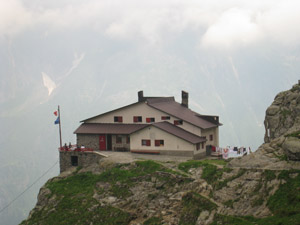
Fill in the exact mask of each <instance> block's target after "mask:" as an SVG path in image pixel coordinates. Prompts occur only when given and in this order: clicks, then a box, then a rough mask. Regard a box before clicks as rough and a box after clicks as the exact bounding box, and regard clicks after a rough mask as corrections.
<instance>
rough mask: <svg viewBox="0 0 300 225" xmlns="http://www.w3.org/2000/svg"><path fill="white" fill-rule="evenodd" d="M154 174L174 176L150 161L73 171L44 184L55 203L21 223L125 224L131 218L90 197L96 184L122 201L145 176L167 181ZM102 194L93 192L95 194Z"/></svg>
mask: <svg viewBox="0 0 300 225" xmlns="http://www.w3.org/2000/svg"><path fill="white" fill-rule="evenodd" d="M157 171H162V172H171V173H175V172H173V171H172V170H170V169H167V168H165V167H163V166H162V165H161V164H159V163H156V162H154V161H150V160H149V161H139V162H136V163H135V165H132V166H131V168H130V169H122V166H117V167H114V168H111V169H108V170H106V171H104V172H103V173H101V174H99V175H95V174H92V173H90V172H86V173H78V171H76V172H75V173H74V174H73V175H72V176H70V177H67V178H65V179H60V180H56V181H52V182H48V183H47V184H46V187H47V188H49V189H50V190H51V194H50V195H49V196H48V198H51V197H53V196H56V198H55V199H56V200H55V201H53V203H52V205H51V203H48V205H47V207H48V208H44V209H42V210H40V211H38V212H36V213H34V214H33V216H32V218H31V219H30V220H28V221H27V222H26V223H25V221H24V222H23V223H22V224H28V225H33V224H41V225H53V224H58V225H59V224H68V225H69V224H90V223H93V224H94V225H95V224H111V225H113V224H129V222H130V220H131V219H132V218H131V217H132V216H131V215H130V213H127V212H124V211H122V210H120V209H117V208H114V207H111V206H104V207H103V206H100V205H99V203H98V202H97V201H96V200H95V199H94V198H93V194H94V190H95V189H96V183H98V182H107V183H109V184H110V189H109V190H108V192H110V194H111V195H113V196H115V197H118V198H126V197H128V196H130V195H132V193H131V192H130V189H129V188H130V186H131V185H134V182H135V181H136V180H139V179H140V178H141V177H143V176H145V175H150V176H156V177H157V179H162V180H167V181H168V179H170V178H168V176H159V175H158V174H157V173H156V172H157ZM142 179H143V178H142ZM170 185H175V183H174V182H173V183H172V182H171V181H170ZM102 191H103V190H99V189H98V190H97V192H98V193H101V192H102ZM53 204H55V205H53ZM49 209H52V211H49Z"/></svg>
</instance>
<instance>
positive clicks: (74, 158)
mask: <svg viewBox="0 0 300 225" xmlns="http://www.w3.org/2000/svg"><path fill="white" fill-rule="evenodd" d="M71 165H72V166H78V156H71Z"/></svg>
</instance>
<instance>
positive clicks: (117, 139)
mask: <svg viewBox="0 0 300 225" xmlns="http://www.w3.org/2000/svg"><path fill="white" fill-rule="evenodd" d="M116 143H117V144H122V136H120V135H117V136H116Z"/></svg>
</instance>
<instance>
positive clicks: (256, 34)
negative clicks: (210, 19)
mask: <svg viewBox="0 0 300 225" xmlns="http://www.w3.org/2000/svg"><path fill="white" fill-rule="evenodd" d="M260 36H261V31H260V28H259V26H258V24H257V23H256V22H255V15H254V13H253V12H252V11H250V10H244V9H237V8H233V9H229V10H227V11H225V12H223V13H222V14H221V16H220V17H219V18H218V19H217V21H216V22H215V23H213V24H212V25H211V26H209V28H208V29H207V31H206V33H205V34H204V35H203V37H202V40H201V45H202V46H205V47H211V46H214V47H222V48H228V47H233V46H239V45H248V44H251V43H253V42H256V41H257V40H259V39H260Z"/></svg>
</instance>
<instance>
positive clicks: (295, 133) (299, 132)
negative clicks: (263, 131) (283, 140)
mask: <svg viewBox="0 0 300 225" xmlns="http://www.w3.org/2000/svg"><path fill="white" fill-rule="evenodd" d="M285 137H297V138H300V131H296V132H294V133H291V134H287V135H285Z"/></svg>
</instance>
